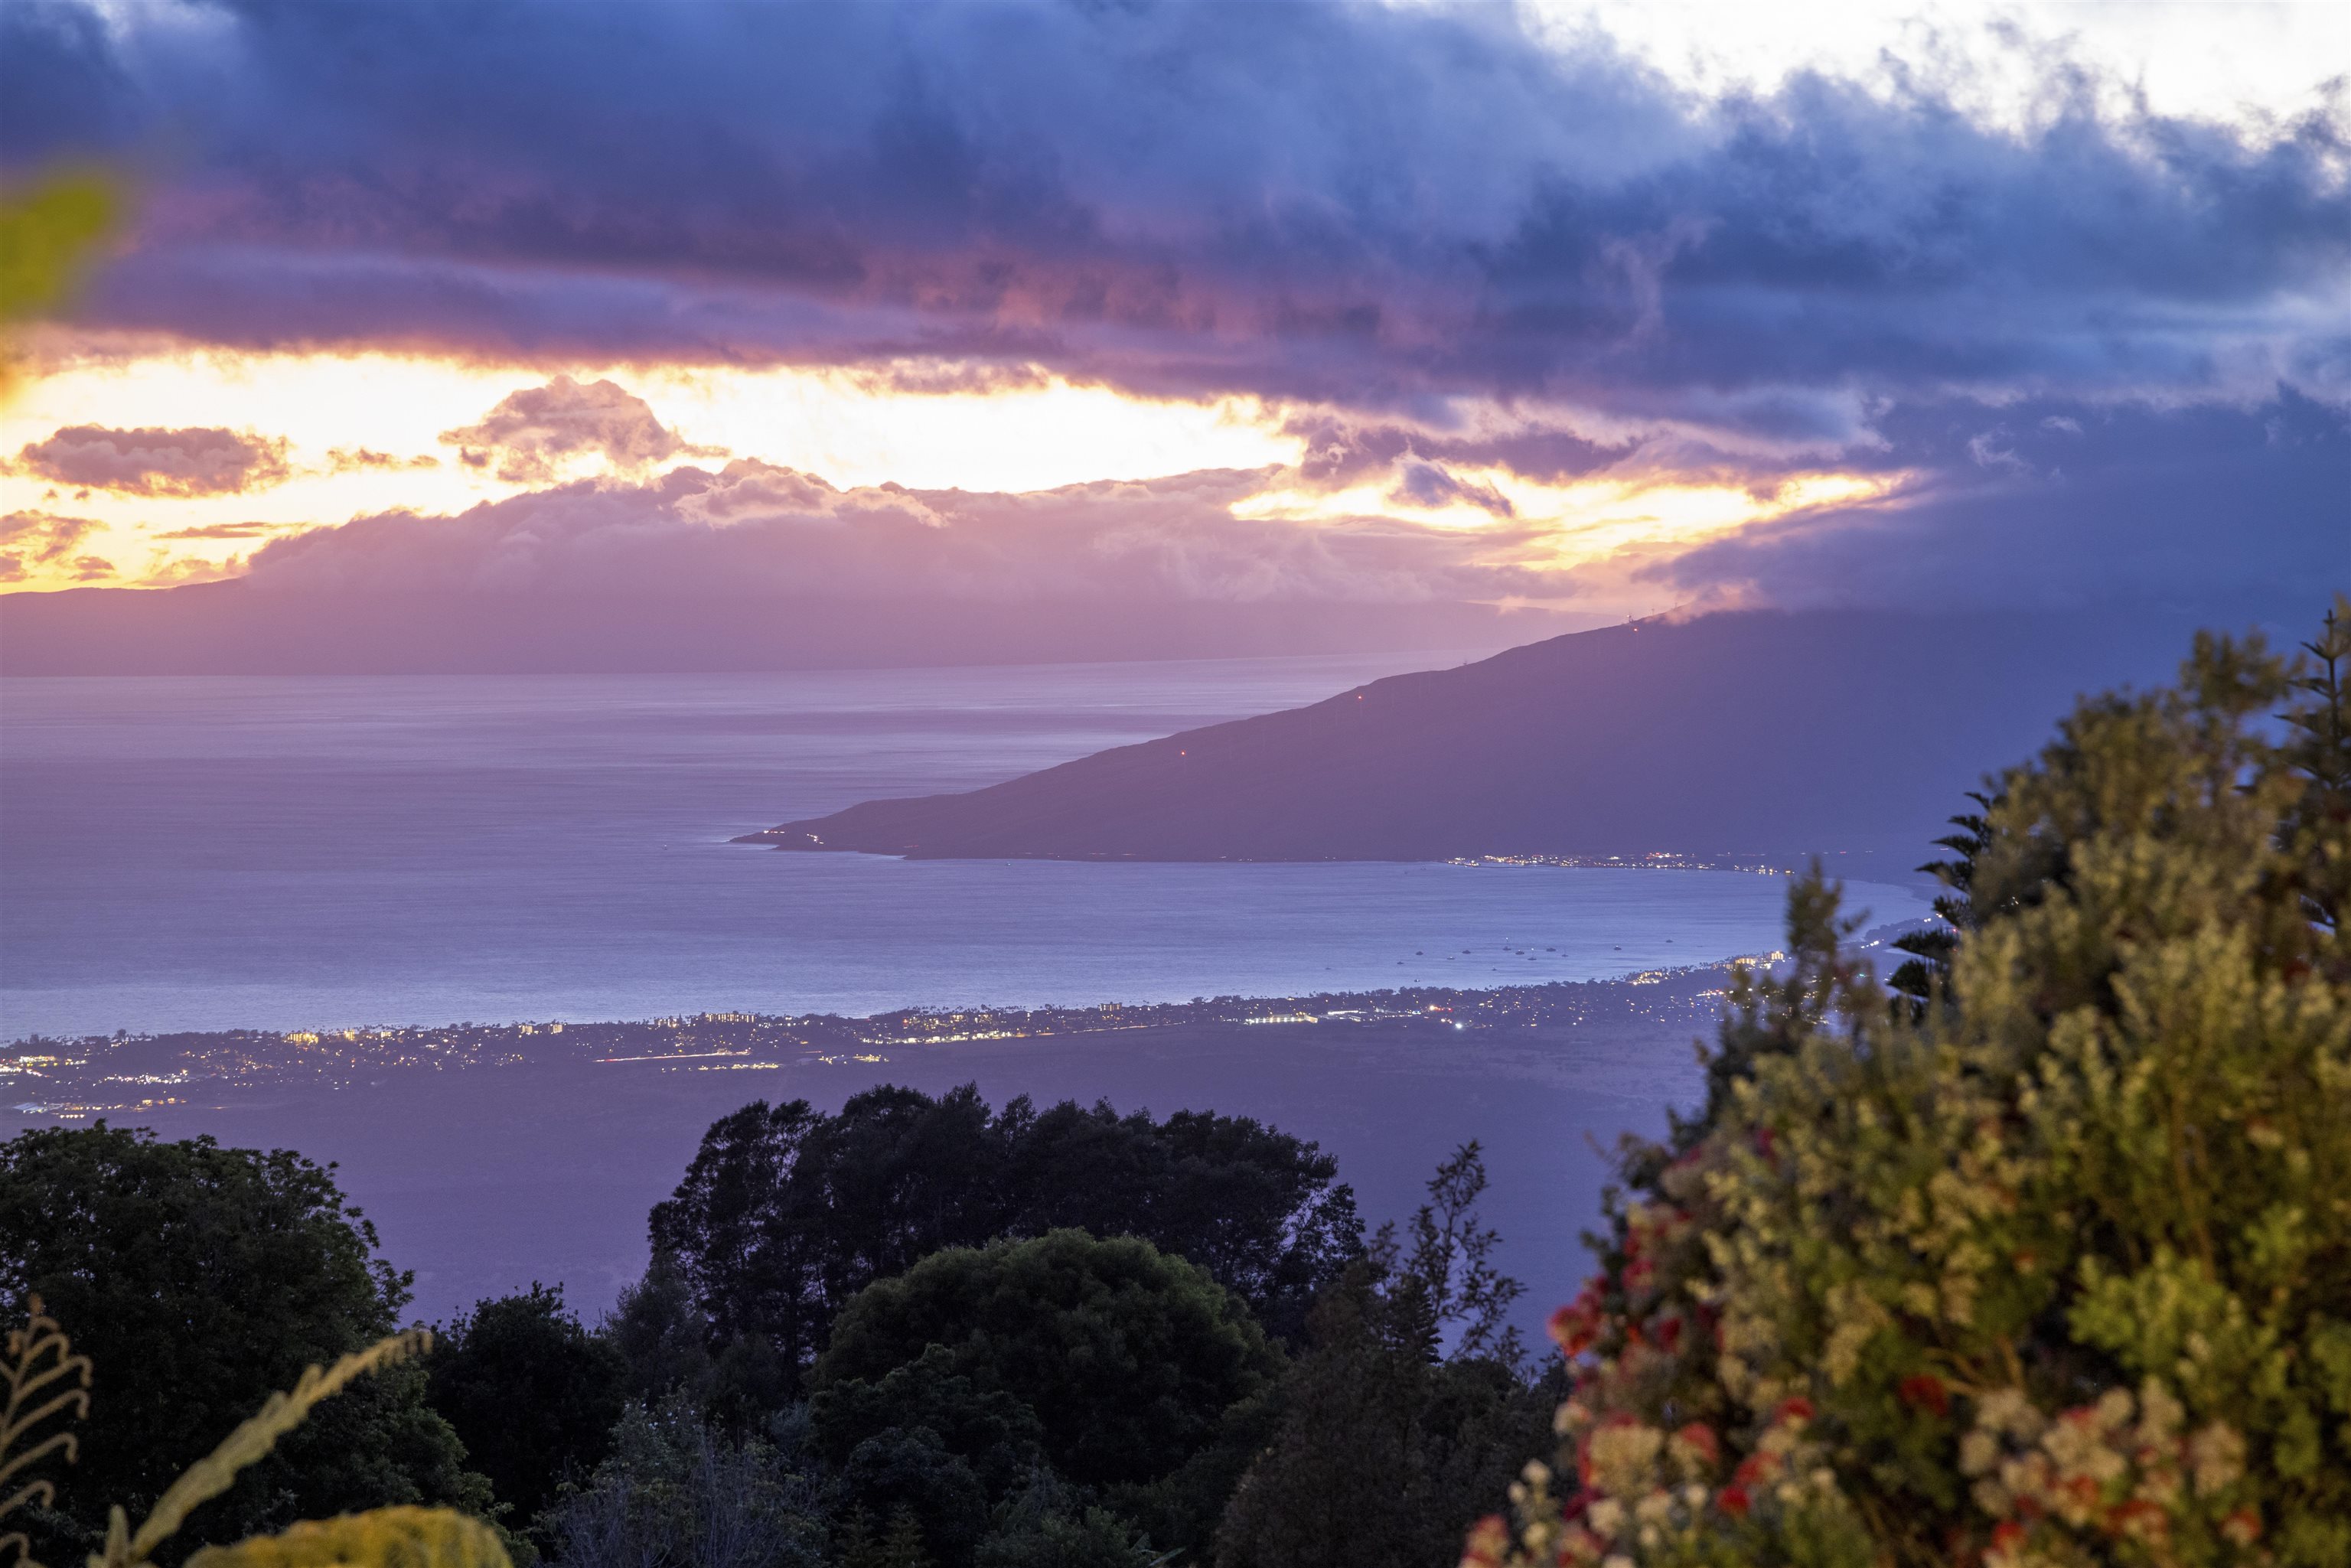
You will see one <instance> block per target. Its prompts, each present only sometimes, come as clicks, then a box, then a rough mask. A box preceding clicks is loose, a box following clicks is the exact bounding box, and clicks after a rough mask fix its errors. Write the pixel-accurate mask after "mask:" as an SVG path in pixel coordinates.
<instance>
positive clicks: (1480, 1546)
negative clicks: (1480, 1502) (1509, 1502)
mask: <svg viewBox="0 0 2351 1568" xmlns="http://www.w3.org/2000/svg"><path fill="white" fill-rule="evenodd" d="M1509 1555H1510V1526H1509V1525H1508V1524H1505V1523H1504V1522H1503V1521H1502V1516H1501V1515H1500V1514H1499V1513H1489V1514H1488V1515H1487V1516H1486V1517H1485V1518H1483V1519H1481V1520H1479V1521H1478V1522H1477V1523H1475V1524H1473V1525H1471V1526H1470V1527H1469V1538H1468V1540H1467V1541H1464V1542H1462V1543H1461V1568H1499V1564H1500V1563H1501V1561H1502V1559H1503V1558H1505V1557H1507V1556H1509Z"/></svg>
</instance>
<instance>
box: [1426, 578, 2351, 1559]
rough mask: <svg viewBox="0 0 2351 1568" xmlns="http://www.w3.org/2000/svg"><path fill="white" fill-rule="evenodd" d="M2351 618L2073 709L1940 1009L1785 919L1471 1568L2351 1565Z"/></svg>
mask: <svg viewBox="0 0 2351 1568" xmlns="http://www.w3.org/2000/svg"><path fill="white" fill-rule="evenodd" d="M2346 622H2351V604H2346V603H2345V602H2343V601H2340V600H2338V601H2337V605H2336V613H2335V615H2334V616H2331V617H2330V618H2329V621H2328V624H2327V628H2326V632H2325V635H2323V636H2322V637H2321V638H2320V639H2318V640H2317V641H2316V642H2315V643H2312V644H2309V645H2308V652H2309V653H2310V654H2311V658H2310V659H2308V660H2305V661H2304V662H2302V663H2301V664H2300V665H2299V667H2298V668H2297V667H2291V666H2289V665H2288V664H2285V663H2284V662H2283V661H2281V660H2279V659H2278V658H2275V657H2273V656H2272V655H2271V654H2270V653H2268V652H2267V651H2266V650H2265V649H2264V647H2263V646H2262V643H2261V642H2260V641H2259V639H2257V638H2255V639H2249V640H2247V641H2245V642H2232V641H2230V640H2228V639H2225V638H2217V637H2200V638H2199V640H2198V643H2197V645H2196V649H2195V652H2194V654H2193V656H2192V657H2191V658H2190V659H2189V661H2188V662H2187V663H2186V664H2185V665H2184V666H2183V667H2182V670H2181V673H2180V678H2179V684H2178V685H2177V686H2176V687H2174V688H2171V689H2168V690H2163V691H2158V692H2153V693H2148V694H2144V695H2109V696H2104V697H2099V698H2095V699H2092V700H2088V701H2085V702H2084V703H2083V704H2082V705H2081V706H2079V707H2077V709H2076V710H2075V711H2074V714H2073V715H2072V716H2070V717H2069V718H2067V719H2066V720H2064V723H2063V724H2061V725H2060V727H2059V730H2058V734H2057V737H2056V738H2055V739H2054V740H2053V742H2051V743H2050V744H2049V745H2048V746H2047V747H2045V748H2044V749H2043V751H2042V753H2041V754H2040V756H2039V757H2038V758H2035V759H2034V760H2033V761H2032V762H2031V763H2030V764H2028V765H2025V766H2022V767H2020V768H2014V769H2012V770H2011V771H2010V772H2008V773H2007V774H2006V775H2005V776H2004V777H2003V778H2001V779H1999V780H1997V781H1996V784H1995V787H1994V788H1993V789H1991V790H1989V791H1987V792H1986V794H1985V795H1984V796H1983V797H1982V800H1981V802H1980V803H1981V804H1982V806H1983V810H1982V811H1981V813H1980V819H1979V820H1976V821H1962V822H1961V824H1960V825H1961V827H1962V829H1963V831H1962V833H1961V834H1959V835H1958V841H1957V842H1956V843H1953V844H1952V845H1951V846H1950V847H1953V848H1954V849H1955V850H1957V851H1958V852H1959V855H1960V857H1961V860H1960V862H1956V863H1952V864H1947V865H1945V866H1944V867H1943V868H1942V869H1943V871H1944V872H1945V873H1946V879H1947V880H1948V881H1949V882H1950V883H1952V885H1953V888H1954V891H1955V892H1957V893H1959V894H1963V897H1962V898H1961V899H1959V900H1957V901H1955V902H1953V903H1952V904H1949V905H1948V906H1947V914H1949V915H1950V916H1951V918H1952V920H1953V922H1954V931H1953V937H1954V939H1953V940H1952V941H1951V942H1950V943H1949V945H1948V946H1942V947H1940V948H1939V949H1938V946H1937V945H1933V944H1927V945H1921V946H1923V949H1924V950H1923V951H1919V949H1918V948H1914V951H1918V952H1919V958H1920V967H1919V968H1918V969H1915V970H1913V971H1911V972H1910V973H1909V974H1907V976H1906V977H1905V978H1906V981H1907V982H1908V988H1909V989H1910V990H1911V992H1912V997H1911V998H1900V997H1897V998H1889V997H1888V996H1887V995H1886V992H1885V991H1883V990H1882V989H1881V988H1879V987H1878V985H1877V983H1876V979H1875V977H1874V976H1873V974H1872V972H1871V970H1870V968H1869V967H1868V966H1867V965H1866V964H1865V962H1863V961H1862V960H1861V959H1860V958H1859V957H1858V956H1855V954H1854V953H1853V952H1851V951H1850V950H1848V949H1847V948H1846V946H1844V937H1845V936H1848V935H1849V934H1850V932H1851V930H1852V928H1853V923H1852V922H1850V921H1846V920H1844V919H1842V918H1841V917H1840V916H1839V915H1838V913H1837V890H1836V889H1834V887H1831V886H1829V885H1827V884H1825V883H1823V882H1822V881H1821V880H1820V878H1819V877H1818V874H1817V873H1815V874H1814V876H1813V878H1812V879H1811V880H1809V881H1807V882H1805V883H1802V885H1800V886H1798V887H1797V888H1796V889H1795V891H1794V893H1793V894H1792V896H1791V900H1790V928H1791V929H1790V936H1791V941H1790V947H1791V949H1792V964H1791V966H1790V967H1788V969H1787V970H1786V972H1785V973H1784V974H1783V975H1782V976H1780V977H1768V976H1757V977H1749V978H1747V979H1746V980H1745V981H1743V982H1742V984H1741V985H1740V988H1738V989H1737V991H1736V992H1735V993H1734V996H1733V1004H1734V1006H1733V1009H1732V1011H1731V1013H1730V1015H1729V1018H1728V1019H1727V1021H1726V1023H1725V1026H1724V1029H1723V1033H1722V1039H1721V1044H1720V1047H1719V1051H1718V1052H1717V1054H1716V1059H1715V1061H1714V1062H1713V1064H1712V1066H1713V1071H1712V1074H1711V1078H1710V1092H1709V1098H1708V1103H1707V1105H1706V1106H1705V1108H1704V1110H1703V1112H1702V1113H1701V1114H1699V1115H1698V1116H1696V1117H1694V1118H1692V1119H1691V1120H1689V1121H1688V1122H1687V1123H1684V1124H1680V1125H1679V1126H1678V1127H1677V1131H1676V1134H1675V1136H1674V1138H1673V1139H1672V1140H1671V1142H1670V1143H1669V1144H1667V1145H1662V1146H1653V1147H1652V1146H1635V1147H1634V1148H1633V1149H1631V1150H1630V1151H1629V1153H1628V1156H1627V1160H1626V1166H1625V1174H1626V1186H1627V1190H1626V1192H1625V1194H1623V1195H1621V1196H1620V1197H1618V1199H1617V1200H1616V1201H1615V1202H1614V1205H1613V1207H1612V1215H1611V1224H1610V1228H1609V1232H1608V1234H1607V1236H1606V1237H1605V1238H1604V1239H1603V1251H1602V1263H1603V1269H1602V1272H1601V1273H1600V1274H1599V1275H1598V1276H1597V1277H1596V1278H1595V1279H1594V1280H1593V1281H1592V1282H1591V1283H1590V1284H1589V1285H1588V1286H1587V1287H1586V1290H1585V1291H1584V1293H1583V1296H1582V1297H1581V1298H1580V1299H1579V1300H1578V1301H1576V1302H1574V1303H1573V1304H1572V1305H1571V1306H1569V1307H1567V1308H1563V1309H1562V1312H1561V1313H1560V1314H1559V1315H1558V1317H1557V1318H1556V1319H1554V1332H1555V1333H1556V1334H1557V1335H1558V1337H1559V1338H1560V1341H1561V1343H1562V1348H1563V1350H1564V1351H1565V1353H1566V1354H1567V1356H1568V1357H1569V1358H1570V1361H1571V1363H1572V1364H1573V1367H1574V1370H1575V1377H1576V1383H1575V1388H1574V1392H1573V1396H1572V1397H1571V1398H1570V1399H1569V1400H1568V1401H1567V1402H1566V1403H1565V1404H1564V1405H1563V1406H1562V1409H1561V1412H1560V1424H1561V1430H1562V1432H1563V1433H1564V1434H1565V1435H1566V1446H1565V1447H1564V1448H1563V1449H1562V1452H1561V1456H1560V1464H1559V1470H1560V1472H1561V1473H1560V1474H1558V1475H1557V1476H1554V1475H1553V1474H1552V1472H1550V1471H1548V1470H1546V1469H1542V1468H1541V1467H1536V1468H1534V1469H1531V1471H1530V1473H1529V1477H1528V1479H1527V1481H1526V1483H1525V1484H1524V1485H1522V1486H1521V1487H1520V1489H1518V1490H1517V1493H1516V1501H1517V1503H1518V1505H1519V1520H1518V1524H1517V1526H1516V1528H1515V1529H1514V1528H1512V1527H1511V1526H1510V1525H1509V1524H1507V1523H1506V1522H1505V1521H1503V1520H1501V1519H1499V1518H1496V1519H1493V1520H1490V1521H1488V1522H1487V1523H1486V1524H1485V1525H1483V1526H1481V1527H1480V1529H1479V1531H1478V1533H1477V1534H1476V1536H1475V1537H1473V1539H1472V1542H1471V1543H1470V1550H1469V1556H1468V1561H1472V1562H1494V1561H1497V1560H1499V1559H1501V1558H1503V1557H1505V1556H1514V1557H1515V1560H1517V1561H1520V1562H1525V1563H1537V1562H1540V1563H1543V1564H1545V1565H1546V1568H1549V1565H1551V1564H1552V1563H1558V1562H1598V1561H1601V1560H1603V1559H1609V1560H1614V1561H1617V1562H1620V1563H1625V1564H1630V1563H1658V1564H1665V1563H1676V1564H1679V1563H1761V1562H1770V1563H1795V1564H1813V1563H1818V1564H1830V1563H1836V1564H1854V1565H1855V1568H1860V1565H1864V1564H1871V1563H1928V1562H1933V1563H1945V1562H1952V1561H1965V1562H1970V1563H1973V1562H1979V1561H1980V1562H1982V1563H1985V1564H1987V1568H2025V1565H2027V1564H2066V1563H2147V1564H2158V1563H2181V1564H2202V1563H2240V1562H2241V1563H2275V1564H2278V1565H2280V1568H2295V1565H2305V1564H2306V1565H2309V1568H2318V1565H2320V1564H2339V1563H2344V1562H2346V1561H2351V943H2346V937H2345V935H2344V932H2343V929H2342V925H2341V915H2342V910H2343V905H2344V899H2345V894H2346V885H2351V723H2346V720H2351V710H2346V702H2345V693H2344V691H2343V687H2342V682H2341V676H2342V674H2343V672H2344V666H2345V664H2346V661H2351V624H2346ZM2281 701H2283V703H2284V704H2285V709H2284V719H2285V722H2284V723H2283V724H2280V725H2273V724H2271V723H2269V722H2267V721H2266V718H2267V716H2268V715H2270V714H2271V713H2273V711H2274V710H2275V709H2276V707H2277V706H2278V705H2279V704H2280V703H2281ZM1913 998H1915V1000H1914V999H1913ZM1554 1480H1556V1482H1557V1488H1556V1490H1558V1491H1559V1492H1562V1493H1564V1494H1566V1498H1567V1501H1566V1506H1564V1507H1562V1504H1561V1502H1560V1500H1557V1499H1555V1498H1554V1496H1553V1492H1554V1487H1553V1482H1554Z"/></svg>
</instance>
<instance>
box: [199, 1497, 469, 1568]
mask: <svg viewBox="0 0 2351 1568" xmlns="http://www.w3.org/2000/svg"><path fill="white" fill-rule="evenodd" d="M187 1568H513V1563H512V1562H511V1560H510V1559H508V1557H507V1549H506V1548H505V1547H504V1546H503V1545H501V1544H500V1543H499V1541H498V1536H497V1531H494V1530H492V1529H491V1528H490V1527H489V1526H488V1525H486V1524H484V1523H483V1522H482V1521H480V1520H478V1519H468V1518H466V1517H465V1515H464V1514H462V1513H455V1512H452V1511H450V1510H448V1509H445V1508H378V1509H371V1510H370V1511H367V1512H365V1513H346V1514H340V1515H338V1516H337V1517H335V1518H333V1519H319V1520H308V1521H304V1522H303V1523H300V1524H297V1525H295V1526H293V1527H292V1528H291V1529H289V1530H287V1531H286V1532H285V1533H284V1534H282V1535H256V1536H253V1537H251V1538H250V1539H248V1540H245V1541H240V1542H237V1543H236V1544H235V1545H234V1546H208V1547H206V1548H204V1550H203V1551H201V1552H197V1553H195V1554H194V1555H193V1556H192V1557H190V1558H189V1559H188V1562H187Z"/></svg>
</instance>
